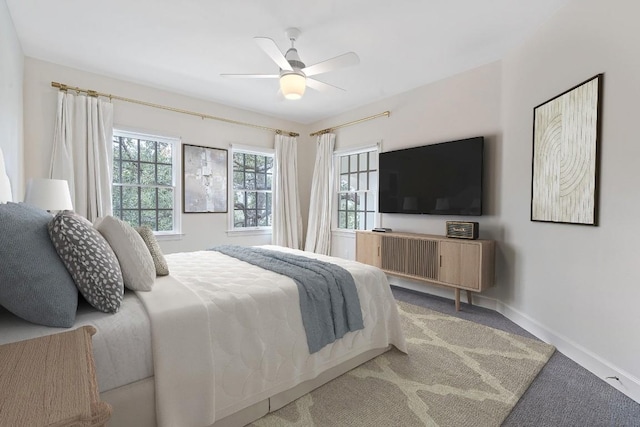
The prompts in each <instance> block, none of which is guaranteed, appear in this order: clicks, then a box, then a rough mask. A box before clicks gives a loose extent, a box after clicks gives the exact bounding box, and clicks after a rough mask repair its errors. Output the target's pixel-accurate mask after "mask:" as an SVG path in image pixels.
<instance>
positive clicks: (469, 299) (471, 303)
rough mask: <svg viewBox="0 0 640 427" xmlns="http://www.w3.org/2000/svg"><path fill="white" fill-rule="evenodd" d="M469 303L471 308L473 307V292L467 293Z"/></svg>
mask: <svg viewBox="0 0 640 427" xmlns="http://www.w3.org/2000/svg"><path fill="white" fill-rule="evenodd" d="M467 302H468V303H469V305H470V306H471V305H473V302H472V301H471V291H467Z"/></svg>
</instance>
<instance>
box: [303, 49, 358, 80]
mask: <svg viewBox="0 0 640 427" xmlns="http://www.w3.org/2000/svg"><path fill="white" fill-rule="evenodd" d="M359 63H360V58H358V55H356V54H355V53H354V52H347V53H344V54H342V55H340V56H336V57H335V58H331V59H327V60H326V61H322V62H318V63H317V64H313V65H309V66H308V67H306V68H303V69H302V72H303V73H305V74H306V75H307V76H315V75H316V74H322V73H327V72H329V71H333V70H337V69H338V68H343V67H350V66H352V65H358V64H359Z"/></svg>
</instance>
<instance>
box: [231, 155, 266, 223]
mask: <svg viewBox="0 0 640 427" xmlns="http://www.w3.org/2000/svg"><path fill="white" fill-rule="evenodd" d="M231 152H232V156H231V158H232V173H233V211H232V224H231V228H232V229H247V228H254V229H255V228H270V227H271V223H272V212H271V209H272V206H271V204H272V200H273V199H272V192H271V188H272V184H273V151H272V150H264V151H263V150H260V149H242V148H236V147H232V149H231Z"/></svg>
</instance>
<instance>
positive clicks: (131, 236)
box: [94, 215, 156, 291]
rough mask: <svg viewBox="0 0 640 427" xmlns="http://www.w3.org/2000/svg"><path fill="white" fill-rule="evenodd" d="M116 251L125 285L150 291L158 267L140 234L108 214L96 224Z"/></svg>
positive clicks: (136, 289)
mask: <svg viewBox="0 0 640 427" xmlns="http://www.w3.org/2000/svg"><path fill="white" fill-rule="evenodd" d="M94 226H95V227H96V228H97V229H98V231H99V232H100V233H101V234H102V235H103V236H104V238H105V239H107V242H109V245H110V246H111V249H113V252H115V253H116V256H117V257H118V262H120V269H121V270H122V278H123V279H124V286H126V287H127V288H128V289H131V290H132V291H150V290H151V288H152V287H153V283H154V282H155V279H156V267H155V265H154V263H153V258H152V257H151V253H150V252H149V249H148V248H147V245H146V244H145V243H144V240H142V237H140V234H138V232H137V231H136V230H135V229H134V228H133V227H131V226H130V225H129V224H127V223H126V222H124V221H122V220H120V219H118V218H114V217H112V216H110V215H109V216H106V217H104V218H98V219H97V220H96V222H95V224H94Z"/></svg>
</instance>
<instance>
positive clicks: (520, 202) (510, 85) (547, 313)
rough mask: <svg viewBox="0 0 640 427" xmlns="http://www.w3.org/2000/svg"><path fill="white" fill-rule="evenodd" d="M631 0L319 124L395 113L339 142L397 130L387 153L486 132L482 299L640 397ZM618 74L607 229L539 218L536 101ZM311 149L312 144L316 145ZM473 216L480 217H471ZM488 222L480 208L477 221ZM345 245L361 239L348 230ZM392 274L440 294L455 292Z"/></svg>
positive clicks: (636, 8) (575, 13) (567, 15)
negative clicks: (488, 264)
mask: <svg viewBox="0 0 640 427" xmlns="http://www.w3.org/2000/svg"><path fill="white" fill-rule="evenodd" d="M637 16H640V3H638V2H635V1H631V0H614V1H610V2H602V1H598V0H574V1H572V2H570V3H569V4H568V5H567V6H566V7H564V8H563V9H561V10H560V11H559V13H557V14H556V15H555V16H554V17H553V18H552V19H551V20H550V21H549V22H548V23H547V24H546V25H544V26H543V27H541V28H540V29H539V30H538V31H537V32H536V34H535V35H534V36H533V37H531V38H530V39H529V40H528V41H527V42H526V43H524V44H523V45H521V46H519V47H518V48H516V49H514V50H513V51H512V52H511V53H510V54H509V55H508V56H507V57H506V59H504V60H503V61H502V62H501V63H495V64H489V65H486V66H484V67H480V68H478V69H476V70H471V71H469V72H466V73H463V74H461V75H458V76H455V77H452V78H449V79H446V80H443V81H441V82H437V83H434V84H431V85H428V86H426V87H422V88H419V89H417V90H414V91H411V92H408V93H406V94H403V95H400V96H397V97H392V98H389V99H385V100H382V101H380V102H377V103H375V104H372V105H368V106H366V107H362V108H359V109H357V110H355V111H351V112H349V113H348V114H343V115H340V116H338V117H332V118H331V119H329V120H326V121H323V122H321V123H316V124H314V125H313V126H312V128H313V129H314V130H316V129H322V128H325V127H330V126H331V125H334V124H339V123H344V122H349V121H351V120H355V119H358V118H360V117H365V116H368V115H371V114H375V113H378V112H381V111H384V110H387V109H388V110H391V117H390V118H389V119H384V118H381V119H376V120H374V121H371V122H368V123H365V124H360V125H357V126H353V127H349V128H344V129H340V130H338V131H337V139H336V141H337V146H338V148H344V147H351V146H353V147H355V146H358V145H363V144H367V143H370V142H372V141H375V140H377V139H382V140H383V151H387V150H393V149H398V148H404V147H410V146H417V145H421V144H426V143H432V142H439V141H447V140H452V139H456V138H462V137H469V136H475V135H484V136H486V137H488V144H487V151H486V160H487V162H486V172H485V173H486V175H487V176H486V178H487V181H486V184H487V185H486V186H485V191H486V199H485V201H484V202H485V206H487V209H486V211H485V212H486V215H485V216H482V217H480V218H479V222H480V237H481V238H489V239H495V240H497V254H496V255H497V261H496V271H497V284H496V287H495V288H494V289H491V290H490V291H489V292H487V294H486V295H488V296H489V297H492V298H493V300H491V299H480V300H481V301H484V303H485V304H488V305H492V306H493V308H496V309H498V310H499V311H501V312H503V313H505V314H506V315H507V316H508V317H510V318H511V319H513V320H514V321H516V322H517V323H520V324H521V325H522V326H524V327H525V328H527V329H529V330H530V331H532V332H534V333H535V334H536V335H538V336H540V337H541V338H543V339H545V340H547V341H549V342H551V343H553V344H555V345H556V346H557V347H558V348H559V349H560V350H561V351H562V352H563V353H565V354H566V355H568V356H569V357H571V358H573V359H574V360H576V361H577V362H579V363H581V364H582V365H583V366H585V367H586V368H588V369H590V370H591V371H592V372H594V373H595V374H596V375H598V376H600V377H601V378H604V377H605V376H610V375H615V376H618V377H620V382H616V381H609V382H610V383H611V384H612V385H614V386H615V387H617V388H619V389H620V390H622V391H623V392H625V393H626V394H628V395H629V396H631V397H632V398H634V399H635V400H636V401H640V380H639V379H638V378H640V363H639V362H640V356H639V355H640V340H639V339H638V332H639V331H640V314H639V313H640V310H639V309H638V307H637V301H638V300H640V270H639V269H638V268H636V266H637V264H638V259H640V248H639V247H638V245H637V243H636V241H637V236H635V233H634V232H633V230H635V224H636V223H637V216H638V212H640V197H638V194H640V190H638V183H640V168H639V167H638V159H639V158H640V141H639V139H640V138H639V137H638V126H637V120H638V117H637V116H638V114H637V112H638V107H637V105H638V99H640V78H639V76H640V56H639V55H638V36H637V34H638V32H637ZM601 72H604V74H605V77H604V104H603V117H602V118H603V126H602V140H601V150H600V154H601V164H600V209H599V212H600V225H599V226H598V227H589V226H579V225H565V224H548V223H539V222H531V221H530V219H529V218H530V198H531V154H532V128H533V123H532V118H533V113H532V112H533V108H534V107H535V106H536V105H539V104H540V103H542V102H544V101H546V100H548V99H550V98H552V97H554V96H556V95H557V94H559V93H561V92H563V91H565V90H567V89H569V88H571V87H573V86H575V85H577V84H578V83H581V82H582V81H584V80H586V79H588V78H590V77H592V76H594V75H596V74H598V73H601ZM309 155H310V154H309ZM446 219H449V218H445V217H437V216H436V217H431V216H411V215H387V214H384V215H382V225H383V226H385V227H391V228H393V229H394V230H402V231H412V232H420V233H436V234H444V222H445V220H446ZM471 219H472V218H467V220H471ZM473 220H475V218H473ZM335 243H336V245H335V249H336V251H335V252H336V253H339V254H340V255H345V254H346V255H347V256H349V255H352V254H353V245H354V242H353V239H348V238H344V237H340V236H336V240H335ZM390 280H391V281H392V282H396V283H398V284H400V285H403V286H407V287H412V288H414V289H419V290H423V291H426V292H430V293H435V294H439V295H449V294H451V291H448V290H442V289H439V288H435V287H428V286H424V285H422V284H419V283H416V282H411V283H409V282H406V281H404V282H403V281H399V280H398V279H395V278H390Z"/></svg>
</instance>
